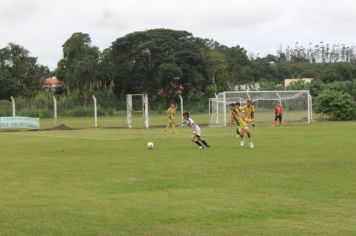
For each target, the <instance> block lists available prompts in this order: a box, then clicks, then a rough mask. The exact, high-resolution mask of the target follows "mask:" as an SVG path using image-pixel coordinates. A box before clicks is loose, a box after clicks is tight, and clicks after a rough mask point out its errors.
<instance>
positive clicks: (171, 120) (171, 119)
mask: <svg viewBox="0 0 356 236" xmlns="http://www.w3.org/2000/svg"><path fill="white" fill-rule="evenodd" d="M167 116H168V124H167V127H166V128H165V129H164V133H165V134H167V133H168V129H169V128H172V129H173V134H177V132H176V124H175V117H176V107H175V105H174V104H171V105H170V106H169V108H168V109H167Z"/></svg>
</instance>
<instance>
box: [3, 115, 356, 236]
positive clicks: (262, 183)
mask: <svg viewBox="0 0 356 236" xmlns="http://www.w3.org/2000/svg"><path fill="white" fill-rule="evenodd" d="M193 119H194V117H193ZM162 131H163V130H162V129H148V130H145V129H133V130H128V129H83V130H70V131H37V132H33V131H14V132H0V142H1V149H0V235H36V236H37V235H355V234H356V122H321V123H314V124H310V125H290V126H285V127H277V128H272V127H271V126H270V125H268V126H258V127H257V130H256V132H254V133H253V135H254V143H255V146H256V148H255V149H249V148H248V147H247V146H246V147H243V148H241V147H239V143H238V139H236V138H235V137H234V134H233V133H232V132H228V131H227V129H226V128H207V127H203V128H202V131H203V136H205V137H206V139H207V141H208V142H209V144H210V145H211V146H212V147H211V148H210V149H204V150H199V149H197V146H196V145H195V144H194V145H193V144H192V143H190V135H191V130H190V129H188V128H185V129H178V132H179V133H178V135H176V136H173V135H163V132H162ZM148 141H152V142H154V143H155V148H154V149H153V150H147V149H146V143H147V142H148Z"/></svg>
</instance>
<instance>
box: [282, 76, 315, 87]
mask: <svg viewBox="0 0 356 236" xmlns="http://www.w3.org/2000/svg"><path fill="white" fill-rule="evenodd" d="M298 81H304V83H306V84H309V83H311V82H312V81H313V78H299V79H285V80H284V88H287V87H288V86H289V85H291V84H292V83H296V82H298Z"/></svg>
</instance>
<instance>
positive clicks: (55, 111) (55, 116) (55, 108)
mask: <svg viewBox="0 0 356 236" xmlns="http://www.w3.org/2000/svg"><path fill="white" fill-rule="evenodd" d="M52 98H53V113H54V114H53V118H54V124H55V125H57V120H58V115H57V99H56V97H55V96H53V97H52Z"/></svg>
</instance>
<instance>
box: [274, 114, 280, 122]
mask: <svg viewBox="0 0 356 236" xmlns="http://www.w3.org/2000/svg"><path fill="white" fill-rule="evenodd" d="M274 120H275V121H277V120H278V121H279V122H282V115H279V116H277V115H276V116H275V118H274Z"/></svg>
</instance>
